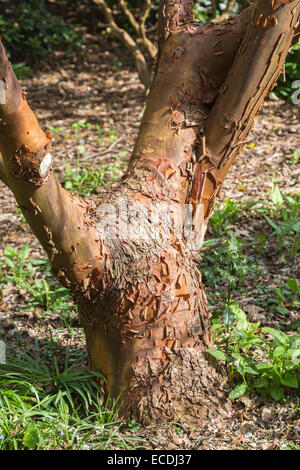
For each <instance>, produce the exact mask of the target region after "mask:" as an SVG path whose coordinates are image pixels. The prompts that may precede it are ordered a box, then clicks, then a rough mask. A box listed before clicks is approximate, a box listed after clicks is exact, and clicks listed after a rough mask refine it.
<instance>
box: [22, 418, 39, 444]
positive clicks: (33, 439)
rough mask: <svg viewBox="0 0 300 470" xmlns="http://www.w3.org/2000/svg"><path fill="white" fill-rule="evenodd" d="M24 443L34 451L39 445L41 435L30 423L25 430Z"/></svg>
mask: <svg viewBox="0 0 300 470" xmlns="http://www.w3.org/2000/svg"><path fill="white" fill-rule="evenodd" d="M23 443H24V446H25V447H27V448H28V449H33V448H34V447H36V446H37V444H38V443H39V433H38V429H37V427H36V425H35V424H34V423H30V424H29V425H28V426H27V428H26V429H25V432H24V439H23Z"/></svg>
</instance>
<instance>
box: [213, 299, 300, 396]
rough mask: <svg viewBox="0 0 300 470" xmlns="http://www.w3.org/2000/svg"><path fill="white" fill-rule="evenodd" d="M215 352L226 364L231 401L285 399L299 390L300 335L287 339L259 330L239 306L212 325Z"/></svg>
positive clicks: (232, 305) (228, 309)
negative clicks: (251, 397) (245, 396)
mask: <svg viewBox="0 0 300 470" xmlns="http://www.w3.org/2000/svg"><path fill="white" fill-rule="evenodd" d="M213 331H214V337H215V338H214V339H215V342H216V344H217V348H216V349H208V350H207V352H208V354H209V355H211V356H213V357H214V358H216V359H218V360H221V361H225V362H226V364H227V369H228V374H229V377H230V380H231V383H232V387H233V389H232V391H231V392H230V394H229V398H232V399H235V398H238V397H240V396H242V395H243V394H244V393H246V392H247V391H250V392H256V393H259V394H261V395H262V396H269V397H271V398H273V399H274V400H280V399H283V398H284V397H285V396H286V393H287V391H289V390H291V389H292V390H296V389H298V388H299V379H300V335H299V334H293V335H290V336H289V335H287V334H285V333H284V332H282V331H279V330H276V329H274V328H269V327H263V328H260V324H259V323H251V322H249V321H248V320H247V315H246V313H245V312H244V311H243V310H242V309H241V308H240V307H239V305H238V304H237V303H236V302H231V303H230V304H229V305H227V306H226V309H224V311H223V318H222V319H220V318H218V319H215V320H214V322H213Z"/></svg>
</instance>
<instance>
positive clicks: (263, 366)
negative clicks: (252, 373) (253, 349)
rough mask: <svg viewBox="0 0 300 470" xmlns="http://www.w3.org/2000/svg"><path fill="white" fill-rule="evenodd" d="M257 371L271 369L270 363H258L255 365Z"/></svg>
mask: <svg viewBox="0 0 300 470" xmlns="http://www.w3.org/2000/svg"><path fill="white" fill-rule="evenodd" d="M255 367H256V369H257V370H262V371H263V370H267V369H273V364H271V362H258V363H257V364H256V365H255Z"/></svg>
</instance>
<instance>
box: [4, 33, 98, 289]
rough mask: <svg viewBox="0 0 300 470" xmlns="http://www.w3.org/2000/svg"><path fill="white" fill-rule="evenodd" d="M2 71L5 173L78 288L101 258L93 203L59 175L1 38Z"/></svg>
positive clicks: (59, 270)
mask: <svg viewBox="0 0 300 470" xmlns="http://www.w3.org/2000/svg"><path fill="white" fill-rule="evenodd" d="M0 76H1V77H2V80H3V81H4V83H5V91H6V95H5V104H1V105H0V152H1V155H2V157H1V159H0V169H1V174H2V176H3V175H4V177H3V178H2V177H1V179H2V180H3V181H4V183H5V184H7V185H8V186H9V188H10V189H11V190H12V192H13V193H14V196H15V198H16V200H17V203H18V205H19V207H20V208H21V210H22V212H23V214H24V216H25V218H26V219H27V221H28V223H29V225H30V226H31V228H32V230H33V232H34V233H35V235H36V236H37V238H38V239H39V241H40V243H41V244H42V246H43V247H44V249H45V250H46V252H47V254H48V256H49V258H50V260H51V263H52V266H53V268H54V271H55V272H56V274H57V276H58V278H59V279H60V280H61V282H62V283H64V284H65V285H68V286H71V285H73V286H76V288H79V285H80V283H81V282H83V281H84V280H85V279H86V277H87V276H88V275H89V274H90V272H91V271H92V270H93V268H94V267H95V265H97V266H98V268H99V266H101V262H102V260H101V256H98V253H99V242H97V238H99V237H97V232H96V230H95V229H93V228H90V227H89V224H90V222H89V218H90V214H89V206H88V204H86V203H85V202H84V201H82V200H81V199H80V198H77V197H75V196H73V195H71V194H70V193H68V192H67V191H66V190H65V189H63V188H62V186H61V185H60V184H59V182H58V181H57V179H56V177H55V174H54V172H53V170H52V150H51V144H50V140H51V137H50V135H49V134H48V133H46V132H44V131H43V130H42V129H41V128H40V126H39V124H38V122H37V120H36V117H35V116H34V114H33V112H32V111H31V109H30V107H29V106H28V103H27V101H26V98H25V94H24V92H22V90H21V88H20V86H19V84H18V81H17V79H16V77H15V74H14V72H13V70H12V68H11V66H10V63H9V61H8V59H7V57H6V54H5V51H4V48H3V45H2V42H1V41H0ZM87 228H88V229H87Z"/></svg>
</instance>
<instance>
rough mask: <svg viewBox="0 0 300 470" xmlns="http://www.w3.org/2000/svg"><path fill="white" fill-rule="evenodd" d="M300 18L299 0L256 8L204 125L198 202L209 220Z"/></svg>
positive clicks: (260, 4)
mask: <svg viewBox="0 0 300 470" xmlns="http://www.w3.org/2000/svg"><path fill="white" fill-rule="evenodd" d="M299 19H300V1H299V0H297V1H289V2H287V1H286V2H284V1H280V0H279V1H277V2H276V1H275V2H269V1H268V0H260V1H259V2H257V4H256V6H255V8H254V11H253V15H252V20H251V25H250V27H249V28H248V30H247V32H246V34H245V35H244V39H243V42H242V44H241V46H240V48H239V51H238V54H237V55H236V58H235V61H234V63H233V65H232V68H231V70H230V72H229V73H228V76H227V78H226V80H225V82H224V84H223V86H222V88H221V90H220V92H219V97H218V99H217V100H216V103H215V104H214V106H213V107H212V109H211V111H210V114H209V116H208V120H207V124H206V129H205V152H204V155H203V156H202V157H201V158H202V160H201V162H200V163H199V172H200V173H203V174H204V173H205V174H206V176H205V182H204V185H203V186H204V187H203V188H202V198H201V201H200V202H201V203H202V204H204V207H205V208H206V213H205V216H206V218H207V220H208V218H209V216H210V214H211V209H212V207H213V203H214V200H215V198H216V196H217V194H218V192H219V190H220V188H221V185H222V182H223V180H224V178H225V176H226V174H227V172H228V170H229V168H230V166H231V164H232V162H233V161H234V159H235V157H236V155H237V154H238V153H239V152H240V150H241V148H242V147H243V144H244V143H245V141H246V137H247V135H248V133H249V132H250V130H251V128H252V125H253V120H254V117H255V115H256V114H257V112H258V111H259V109H260V107H261V106H262V104H263V101H264V98H265V97H266V95H267V93H268V92H269V91H270V90H271V89H272V88H273V86H274V85H275V83H276V80H277V78H278V76H279V74H280V72H281V71H282V68H283V65H284V61H285V58H286V55H287V53H288V51H289V49H290V47H291V43H292V40H293V37H294V28H295V26H296V25H297V24H298V22H299ZM208 168H209V170H207V169H208ZM207 171H208V174H209V178H208V177H207Z"/></svg>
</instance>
